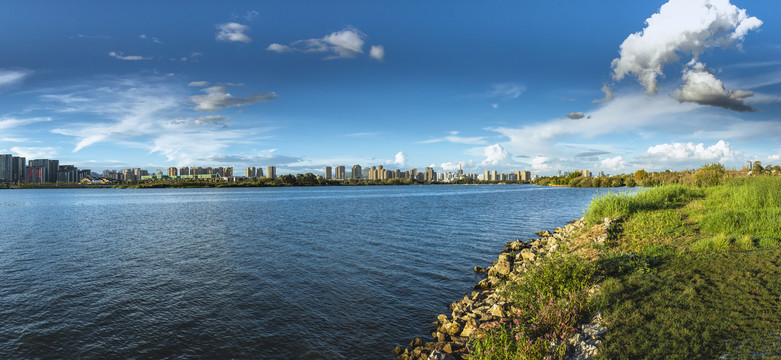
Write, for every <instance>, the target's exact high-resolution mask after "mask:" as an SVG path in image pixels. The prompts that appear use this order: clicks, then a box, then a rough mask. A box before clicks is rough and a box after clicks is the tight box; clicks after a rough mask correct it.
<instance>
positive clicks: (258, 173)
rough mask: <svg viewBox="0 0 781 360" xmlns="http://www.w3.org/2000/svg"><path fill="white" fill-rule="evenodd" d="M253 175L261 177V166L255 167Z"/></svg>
mask: <svg viewBox="0 0 781 360" xmlns="http://www.w3.org/2000/svg"><path fill="white" fill-rule="evenodd" d="M255 176H256V177H259V178H262V177H263V168H262V167H260V166H258V167H257V168H256V169H255Z"/></svg>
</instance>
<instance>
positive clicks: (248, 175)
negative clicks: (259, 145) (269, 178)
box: [244, 166, 257, 178]
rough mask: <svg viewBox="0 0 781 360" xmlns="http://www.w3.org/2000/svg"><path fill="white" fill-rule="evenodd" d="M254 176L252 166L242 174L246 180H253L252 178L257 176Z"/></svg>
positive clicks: (255, 172) (254, 172)
mask: <svg viewBox="0 0 781 360" xmlns="http://www.w3.org/2000/svg"><path fill="white" fill-rule="evenodd" d="M256 174H257V171H255V167H254V166H250V167H248V168H247V170H246V171H245V172H244V176H246V177H248V178H254V177H256V176H257V175H256Z"/></svg>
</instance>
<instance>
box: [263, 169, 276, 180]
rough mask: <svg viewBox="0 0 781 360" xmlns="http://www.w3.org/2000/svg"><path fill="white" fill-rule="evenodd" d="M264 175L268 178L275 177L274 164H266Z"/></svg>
mask: <svg viewBox="0 0 781 360" xmlns="http://www.w3.org/2000/svg"><path fill="white" fill-rule="evenodd" d="M266 177H267V178H269V179H276V178H277V167H276V166H266Z"/></svg>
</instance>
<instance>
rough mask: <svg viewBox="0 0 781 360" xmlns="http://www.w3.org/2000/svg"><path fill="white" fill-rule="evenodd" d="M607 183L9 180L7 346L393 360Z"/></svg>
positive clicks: (114, 353) (17, 349)
mask: <svg viewBox="0 0 781 360" xmlns="http://www.w3.org/2000/svg"><path fill="white" fill-rule="evenodd" d="M598 191H602V192H604V191H606V190H604V189H603V190H598V189H577V188H561V187H539V186H532V185H482V186H365V187H360V186H358V187H346V186H345V187H312V188H304V187H296V188H225V189H39V190H4V191H0V276H2V278H0V319H2V321H0V354H2V355H0V357H3V358H63V357H67V358H172V359H190V358H193V359H196V358H253V359H383V358H386V359H392V358H393V355H392V354H391V353H390V351H391V350H392V349H393V348H394V347H395V346H396V345H406V344H407V343H408V342H409V341H410V340H411V339H412V338H414V337H423V338H430V335H429V334H428V333H427V330H428V329H429V328H430V327H431V323H432V322H433V321H435V320H436V316H437V315H438V314H440V313H449V312H450V310H449V309H448V308H447V305H448V304H450V303H451V302H452V301H454V300H457V299H458V298H460V297H462V296H463V295H464V293H467V292H471V291H472V286H473V285H474V284H475V283H477V282H478V281H479V280H480V279H481V277H480V276H478V275H475V274H473V273H472V268H473V267H474V266H476V265H477V266H481V267H485V266H488V265H490V264H491V262H493V261H494V260H496V258H497V256H498V254H499V252H500V251H501V250H502V249H503V248H504V244H505V243H506V242H508V241H514V240H515V239H522V240H528V239H530V238H533V237H536V235H535V233H536V231H537V230H550V229H553V228H555V227H559V226H564V225H565V224H567V223H568V222H569V221H570V220H573V219H576V218H580V217H581V216H582V213H583V210H584V209H585V207H586V206H587V205H588V203H589V202H590V200H591V198H592V197H593V196H594V195H595V194H596V193H597V192H598ZM614 191H615V190H614Z"/></svg>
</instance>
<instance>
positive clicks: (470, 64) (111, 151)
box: [0, 0, 781, 175]
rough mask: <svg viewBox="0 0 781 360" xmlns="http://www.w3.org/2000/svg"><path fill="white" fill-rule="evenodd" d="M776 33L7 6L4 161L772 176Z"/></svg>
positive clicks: (621, 17)
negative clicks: (754, 164) (764, 168)
mask: <svg viewBox="0 0 781 360" xmlns="http://www.w3.org/2000/svg"><path fill="white" fill-rule="evenodd" d="M773 14H776V15H775V16H774V15H773ZM778 14H781V2H778V1H775V0H756V1H745V0H742V1H737V0H732V1H729V0H669V1H667V2H665V1H650V0H643V1H625V0H604V1H599V2H583V1H569V0H563V1H537V2H531V1H490V2H474V1H458V0H456V1H447V2H441V1H426V2H418V1H415V2H413V1H380V0H378V1H328V2H325V1H263V2H257V1H231V2H216V1H187V2H174V1H132V2H129V1H128V2H115V1H67V2H65V1H16V2H10V3H8V4H5V6H4V9H3V11H2V12H0V32H2V34H3V35H2V36H0V49H2V50H1V51H2V52H0V55H1V56H0V154H6V153H11V154H14V155H21V156H25V157H26V158H27V159H28V160H29V159H37V158H50V159H59V160H60V163H61V164H73V165H76V166H78V167H79V168H87V169H92V170H93V171H102V170H105V169H109V170H110V169H124V168H134V167H141V168H145V169H148V170H151V171H156V169H165V168H167V167H171V166H177V167H182V166H204V167H205V166H233V167H234V168H236V169H241V168H244V167H248V166H263V167H265V166H270V165H273V166H277V169H278V170H277V171H278V173H280V174H284V173H305V172H313V173H323V169H324V167H325V166H338V165H344V166H346V167H347V168H348V169H349V168H351V167H352V165H354V164H360V165H361V166H364V167H365V166H372V165H384V166H385V167H386V168H390V169H396V168H399V169H402V170H405V169H409V168H413V167H417V168H419V169H422V168H425V167H428V166H433V167H434V168H435V170H437V171H454V170H457V169H458V167H459V165H460V166H462V168H463V169H464V171H465V172H479V173H481V172H483V171H484V170H498V171H501V172H505V171H516V170H529V171H532V173H534V174H539V175H551V174H556V173H558V171H560V170H561V171H572V170H580V169H589V170H591V171H592V172H598V171H604V172H605V173H609V174H618V173H630V172H633V171H635V170H637V169H646V170H648V171H663V170H668V169H669V170H683V169H692V168H697V167H699V166H701V165H703V164H705V163H710V162H720V163H722V164H724V165H726V166H727V167H737V168H740V167H742V166H743V165H745V164H747V161H762V162H763V163H765V164H768V163H771V164H779V163H781V18H779V17H778ZM164 172H165V171H164ZM236 172H237V173H241V171H239V170H236Z"/></svg>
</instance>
